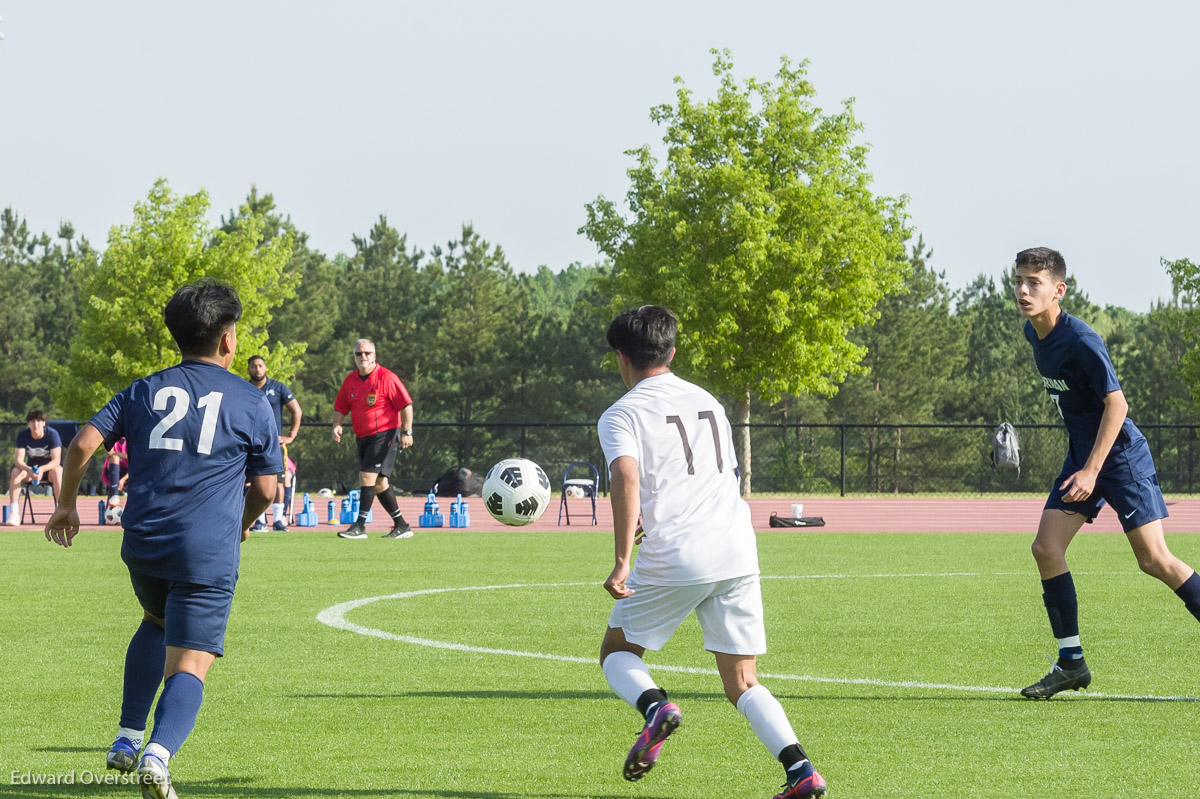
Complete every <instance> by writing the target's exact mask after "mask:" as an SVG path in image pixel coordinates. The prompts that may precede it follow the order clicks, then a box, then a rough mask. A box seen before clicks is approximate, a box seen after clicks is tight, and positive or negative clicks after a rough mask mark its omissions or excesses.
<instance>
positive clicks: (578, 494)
mask: <svg viewBox="0 0 1200 799" xmlns="http://www.w3.org/2000/svg"><path fill="white" fill-rule="evenodd" d="M563 493H564V494H566V495H567V499H583V498H584V497H585V496H587V492H586V491H584V490H583V486H567V490H566V491H564V492H563Z"/></svg>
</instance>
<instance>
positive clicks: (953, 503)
mask: <svg viewBox="0 0 1200 799" xmlns="http://www.w3.org/2000/svg"><path fill="white" fill-rule="evenodd" d="M98 501H99V500H98V498H89V499H84V500H81V501H80V503H79V507H80V509H81V513H80V520H81V521H82V523H83V527H84V528H85V529H103V528H100V527H99V526H98V525H97V524H96V522H97V519H98V512H97V502H98ZM314 501H315V502H316V508H317V518H318V519H320V520H321V523H320V524H318V525H317V526H316V527H295V526H294V527H293V528H292V530H293V531H294V532H322V533H324V532H331V531H334V530H340V529H342V525H330V524H327V523H326V522H325V519H326V518H327V515H328V503H329V500H319V499H318V500H314ZM438 502H439V504H440V507H441V512H442V514H443V515H445V516H446V517H447V519H448V518H449V513H450V502H451V500H449V499H446V498H440V499H439V500H438ZM568 502H569V505H570V509H571V525H570V526H569V527H568V526H567V525H566V523H565V522H566V520H565V518H564V523H563V525H562V526H561V527H560V526H558V524H557V522H558V508H559V504H558V498H557V497H556V498H555V499H554V501H553V502H552V504H551V506H550V508H549V509H548V510H547V511H546V514H545V515H544V516H543V517H542V518H541V519H540V520H539V521H538V522H537V523H535V524H533V525H530V526H529V527H526V528H511V527H505V526H504V525H502V524H500V523H499V522H497V521H495V520H494V519H492V518H491V517H490V516H489V515H488V514H487V511H485V510H484V509H483V503H482V501H481V500H480V499H479V498H478V497H471V498H470V499H468V506H469V508H470V515H471V524H470V526H469V527H468V528H467V529H469V530H484V531H499V530H513V529H525V530H538V531H547V530H568V529H569V530H598V531H604V532H609V531H611V530H612V528H613V522H612V509H611V507H610V506H609V503H608V499H607V498H601V499H600V500H599V501H598V502H597V503H596V521H597V525H596V526H595V527H592V524H591V521H592V518H591V517H592V513H591V501H590V500H587V499H572V500H568ZM749 502H750V515H751V519H752V521H753V523H754V528H755V529H756V530H769V529H772V528H771V527H770V524H769V522H768V520H769V519H770V516H771V514H772V512H774V513H778V514H779V515H780V516H790V515H791V512H792V511H791V508H792V503H793V502H803V503H804V515H805V516H820V517H822V518H823V519H824V520H825V526H824V527H813V528H800V529H796V530H788V531H787V532H805V531H806V529H807V530H811V531H813V532H827V533H947V532H953V533H1027V534H1030V535H1032V534H1033V533H1034V532H1035V531H1036V530H1037V525H1038V518H1039V517H1040V516H1041V512H1042V504H1043V500H1041V499H988V498H979V499H960V498H944V499H940V498H915V497H865V498H841V497H818V498H815V499H809V498H804V497H798V498H796V499H794V500H793V499H751V500H750V501H749ZM338 506H340V501H339V502H338V503H337V505H336V506H335V507H338ZM424 507H425V500H424V498H419V497H404V498H401V499H400V509H401V510H402V511H403V512H404V516H405V519H407V521H408V522H409V524H412V525H413V526H414V527H416V526H417V525H416V523H417V521H418V518H419V517H420V515H421V513H422V511H423V510H424ZM33 508H34V514H35V516H36V518H37V520H38V522H39V524H37V525H34V524H25V525H22V526H21V527H19V528H13V527H8V528H6V529H9V530H12V529H26V530H29V529H34V528H35V527H36V528H41V527H42V526H43V525H44V524H45V522H46V520H47V518H49V515H50V511H51V509H52V508H53V503H52V502H51V500H50V498H49V497H37V498H35V499H34V500H33ZM297 510H299V503H297ZM1167 510H1168V512H1170V514H1171V517H1170V518H1169V519H1167V520H1166V521H1165V522H1164V527H1165V529H1166V531H1167V532H1168V533H1200V499H1179V500H1172V499H1170V498H1168V499H1167ZM374 511H375V515H374V518H375V521H374V522H373V523H372V524H370V525H368V530H372V531H376V530H377V531H382V530H386V529H388V527H389V526H390V525H388V524H387V523H385V521H383V520H384V519H386V518H387V517H386V515H385V514H384V513H383V511H382V509H381V508H380V507H379V505H378V504H376V505H375V508H374ZM267 515H268V518H270V513H269V512H268V514H267ZM1084 530H1085V531H1086V532H1096V533H1119V532H1121V525H1120V523H1119V522H1118V520H1117V517H1116V514H1115V513H1114V512H1113V511H1112V509H1111V508H1107V507H1106V508H1104V510H1102V511H1101V512H1100V516H1099V517H1098V518H1097V519H1096V521H1095V523H1094V524H1091V525H1088V526H1086V527H1085V528H1084ZM780 532H783V531H780Z"/></svg>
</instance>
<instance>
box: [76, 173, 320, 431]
mask: <svg viewBox="0 0 1200 799" xmlns="http://www.w3.org/2000/svg"><path fill="white" fill-rule="evenodd" d="M207 211H208V195H207V194H206V193H205V192H203V191H201V192H198V193H196V194H191V195H184V196H181V197H180V196H176V195H174V194H172V192H171V189H170V186H169V184H168V183H167V181H166V180H162V179H160V180H158V181H157V182H156V183H155V184H154V187H153V188H152V189H151V190H150V194H149V196H148V197H147V199H146V201H145V202H140V203H138V204H137V205H135V206H134V219H133V222H132V223H131V224H130V225H128V226H120V225H118V226H116V227H114V228H113V229H112V230H111V231H110V233H109V237H108V249H107V250H105V252H104V255H103V257H102V258H101V259H100V260H99V262H97V263H96V264H94V265H92V266H91V267H90V268H87V269H84V270H81V271H80V274H79V276H78V279H79V280H80V281H81V282H82V295H83V296H84V297H86V298H87V304H86V305H85V307H84V308H83V311H82V316H81V319H80V323H79V332H78V334H77V335H76V336H75V337H74V339H73V340H72V341H71V346H70V356H69V362H68V365H67V368H66V369H65V370H63V371H62V373H61V374H60V375H59V376H58V379H57V381H56V387H55V391H54V396H55V400H56V402H57V403H58V406H59V409H60V410H61V411H62V412H64V413H66V414H69V415H71V416H74V417H75V418H87V417H88V416H90V415H91V414H92V413H94V412H95V411H96V409H98V408H99V407H100V406H101V405H102V404H103V403H104V402H106V401H107V400H108V398H109V397H110V396H112V395H113V394H114V393H116V392H117V391H120V390H121V389H123V388H125V386H127V385H128V384H129V383H130V382H132V381H133V380H135V379H137V378H138V377H141V376H143V375H146V374H149V373H150V372H154V371H156V370H158V369H163V368H165V367H167V366H170V365H171V364H173V363H176V362H178V360H179V350H178V348H177V347H176V346H175V342H174V340H173V339H172V338H171V334H170V333H169V332H168V331H167V329H166V326H165V325H164V324H163V321H162V309H163V308H164V307H165V306H166V304H167V300H169V299H170V298H171V295H172V294H173V293H174V292H175V290H176V289H177V288H178V287H179V286H182V285H185V284H187V283H191V282H193V281H195V280H197V279H199V278H201V277H213V278H216V279H217V280H220V281H223V282H225V283H229V284H230V285H232V286H233V287H234V288H235V289H237V291H238V294H239V295H240V296H241V300H242V320H241V322H240V323H239V325H238V351H237V354H236V356H235V357H236V358H237V359H241V360H243V361H244V360H245V359H246V358H247V357H248V356H249V355H250V354H251V353H262V354H265V355H269V356H270V358H271V362H272V363H273V364H274V367H275V371H276V373H277V374H280V375H282V376H283V377H285V378H286V377H290V376H291V374H292V373H293V371H294V363H295V360H296V358H297V356H298V354H299V352H301V351H303V348H302V347H301V346H297V345H294V344H287V343H277V344H275V346H274V347H271V348H268V347H267V345H266V341H267V325H268V324H269V322H270V320H271V310H270V309H271V308H273V307H276V306H278V305H280V304H281V303H282V302H284V300H286V299H287V298H288V297H290V296H292V294H294V292H295V290H296V281H295V280H294V279H289V278H288V277H286V276H284V275H283V267H284V265H285V264H286V263H287V261H288V258H289V257H290V256H291V248H292V240H291V237H290V236H282V237H280V238H277V239H275V240H274V241H272V242H271V243H270V244H269V245H266V246H262V231H263V219H262V217H261V216H256V215H246V216H245V217H243V218H240V219H239V220H237V222H236V224H235V225H234V227H233V230H232V231H231V232H225V231H223V230H213V229H210V227H209V225H208V223H207V222H206V221H205V214H206V213H207Z"/></svg>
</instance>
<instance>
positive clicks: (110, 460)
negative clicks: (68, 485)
mask: <svg viewBox="0 0 1200 799" xmlns="http://www.w3.org/2000/svg"><path fill="white" fill-rule="evenodd" d="M100 482H101V483H103V484H104V485H105V486H106V487H107V488H108V507H110V508H111V507H115V506H117V505H120V504H121V492H122V491H124V490H125V485H126V484H127V483H128V482H129V445H128V444H127V443H126V442H125V439H123V438H122V439H121V440H120V441H118V442H117V443H115V444H113V448H112V449H110V450H109V451H108V454H107V455H105V456H104V468H103V469H102V470H101V472H100Z"/></svg>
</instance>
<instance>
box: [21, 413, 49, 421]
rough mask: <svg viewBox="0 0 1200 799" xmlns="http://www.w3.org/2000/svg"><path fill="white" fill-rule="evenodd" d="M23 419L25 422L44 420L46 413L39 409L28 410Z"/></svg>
mask: <svg viewBox="0 0 1200 799" xmlns="http://www.w3.org/2000/svg"><path fill="white" fill-rule="evenodd" d="M25 421H26V422H27V423H28V422H44V421H46V414H44V413H42V412H41V411H37V410H34V411H30V412H29V413H27V414H25Z"/></svg>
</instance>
